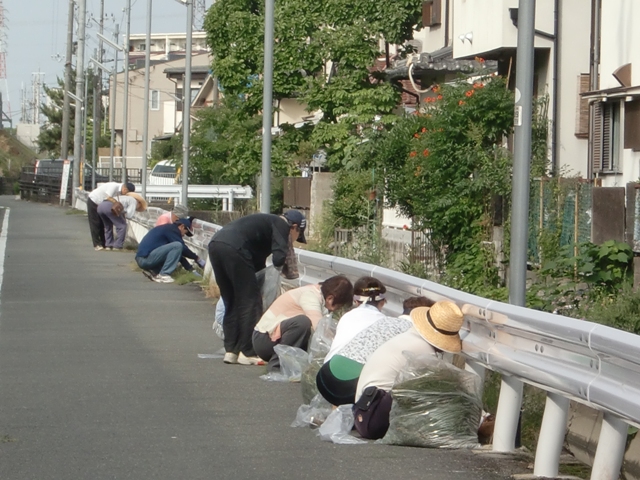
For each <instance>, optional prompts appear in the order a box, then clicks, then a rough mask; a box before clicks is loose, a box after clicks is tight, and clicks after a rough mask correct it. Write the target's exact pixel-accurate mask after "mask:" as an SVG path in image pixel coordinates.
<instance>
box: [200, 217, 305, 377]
mask: <svg viewBox="0 0 640 480" xmlns="http://www.w3.org/2000/svg"><path fill="white" fill-rule="evenodd" d="M306 225H307V221H306V219H305V218H304V216H303V215H302V214H301V213H300V212H298V211H297V210H289V211H287V212H285V213H284V214H283V215H272V214H269V213H254V214H252V215H247V216H246V217H242V218H239V219H237V220H234V221H233V222H231V223H228V224H227V225H225V226H224V227H222V228H221V229H220V230H218V232H217V233H216V234H215V235H214V236H213V238H212V239H211V242H210V243H209V260H210V261H211V266H212V267H213V273H214V275H215V278H216V283H217V284H218V287H219V288H220V296H221V297H222V300H223V302H224V306H225V314H224V320H223V322H222V329H223V330H224V349H225V352H226V353H225V355H224V359H223V361H224V363H228V364H232V363H240V364H242V365H260V364H262V363H263V361H262V359H261V358H260V357H258V356H257V355H256V353H255V351H254V349H253V342H252V337H253V329H254V327H255V326H256V324H257V323H258V320H260V317H261V316H262V299H261V296H260V288H259V286H258V282H257V280H256V272H258V271H259V270H262V269H263V268H265V266H266V259H267V257H268V256H269V255H271V254H273V257H272V261H273V265H274V266H275V267H276V268H280V267H283V266H284V265H285V260H286V259H287V255H289V256H290V257H291V258H293V261H294V262H295V257H294V256H293V242H294V241H296V240H297V241H298V242H301V243H307V240H306V239H305V237H304V229H305V227H306Z"/></svg>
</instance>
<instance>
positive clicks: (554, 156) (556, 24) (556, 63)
mask: <svg viewBox="0 0 640 480" xmlns="http://www.w3.org/2000/svg"><path fill="white" fill-rule="evenodd" d="M553 12H554V15H553V37H554V38H553V80H552V83H553V98H552V99H551V102H552V104H551V112H552V113H551V114H552V115H553V125H552V128H551V176H555V175H556V174H557V173H558V111H559V102H558V96H559V92H558V83H559V82H558V78H559V77H560V75H559V72H558V69H559V68H560V52H559V51H558V47H559V45H560V25H561V24H562V23H561V22H560V15H561V13H560V0H554V2H553Z"/></svg>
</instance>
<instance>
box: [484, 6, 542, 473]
mask: <svg viewBox="0 0 640 480" xmlns="http://www.w3.org/2000/svg"><path fill="white" fill-rule="evenodd" d="M535 17H536V1H535V0H520V4H519V8H518V47H517V50H516V99H515V100H516V102H515V111H514V127H515V128H514V130H515V137H514V155H513V180H512V185H513V188H512V192H513V193H512V215H511V218H512V223H511V257H510V260H509V265H510V275H509V303H511V304H513V305H518V306H525V302H526V280H527V240H528V234H529V175H530V166H531V125H532V114H533V76H534V64H533V60H534V30H535ZM522 387H523V385H522V382H521V381H520V380H518V379H517V378H515V377H512V376H509V375H503V377H502V384H501V386H500V398H499V401H498V412H497V414H496V425H495V429H494V435H493V450H494V451H497V452H509V451H512V450H514V448H515V440H516V431H517V427H518V421H519V418H520V409H521V407H522ZM545 476H546V475H545Z"/></svg>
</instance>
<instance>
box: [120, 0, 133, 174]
mask: <svg viewBox="0 0 640 480" xmlns="http://www.w3.org/2000/svg"><path fill="white" fill-rule="evenodd" d="M130 30H131V0H127V26H126V29H125V38H124V98H123V101H124V108H123V110H124V112H123V115H124V122H123V123H122V182H123V183H124V182H126V181H127V142H128V138H127V136H128V133H129V132H128V130H129V121H128V120H129V119H128V117H129V36H130V34H131V32H130Z"/></svg>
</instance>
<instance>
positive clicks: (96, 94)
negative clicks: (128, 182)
mask: <svg viewBox="0 0 640 480" xmlns="http://www.w3.org/2000/svg"><path fill="white" fill-rule="evenodd" d="M96 54H97V52H95V51H94V58H95V57H97V56H98V55H96ZM100 77H102V70H101V69H100V68H98V70H97V71H96V73H95V74H94V75H93V82H92V83H91V86H92V87H93V135H91V140H92V142H91V190H93V189H94V188H96V166H97V165H96V158H97V154H98V137H99V136H100V124H99V123H98V119H99V118H100V114H99V113H98V110H100V107H99V104H98V101H99V100H102V92H100V89H99V88H98V85H99V83H98V79H99V78H100ZM101 103H102V102H100V104H101Z"/></svg>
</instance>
